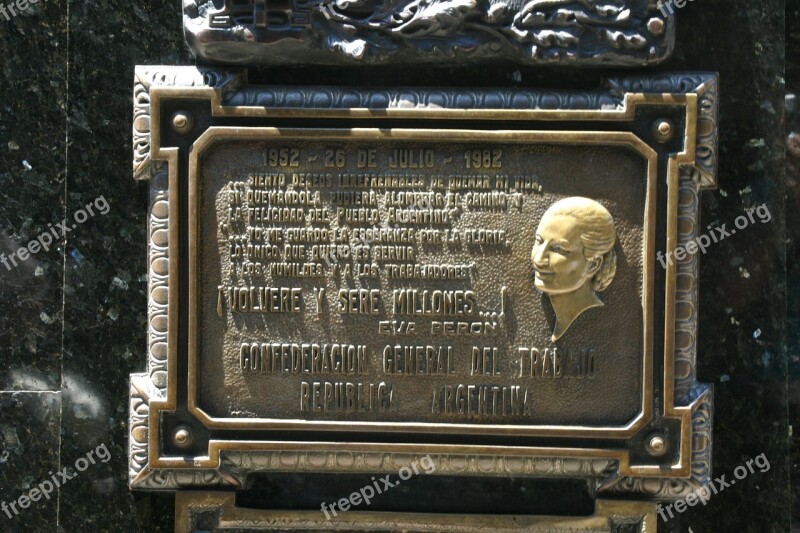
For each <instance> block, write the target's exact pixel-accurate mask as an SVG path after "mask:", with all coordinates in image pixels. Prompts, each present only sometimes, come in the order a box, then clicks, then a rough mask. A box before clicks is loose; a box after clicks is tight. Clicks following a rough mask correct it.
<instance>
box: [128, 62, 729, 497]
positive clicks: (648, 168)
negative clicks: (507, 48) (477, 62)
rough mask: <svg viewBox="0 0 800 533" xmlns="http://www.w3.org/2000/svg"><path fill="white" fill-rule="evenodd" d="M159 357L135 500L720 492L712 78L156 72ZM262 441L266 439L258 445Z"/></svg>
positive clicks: (142, 117)
mask: <svg viewBox="0 0 800 533" xmlns="http://www.w3.org/2000/svg"><path fill="white" fill-rule="evenodd" d="M134 134H135V138H134V142H135V161H134V172H135V176H136V177H137V178H139V179H149V180H150V183H151V214H150V216H151V218H150V238H151V242H150V265H151V271H150V275H151V302H150V310H151V312H150V325H151V328H150V361H149V371H148V372H147V373H146V374H141V375H135V376H133V379H132V395H131V401H132V415H131V484H132V486H133V487H136V488H175V487H177V486H185V485H189V486H214V485H237V484H241V483H243V482H244V481H245V480H246V478H247V476H248V475H249V474H251V473H258V472H276V471H305V472H318V473H322V472H372V473H376V472H392V471H396V470H397V469H398V468H399V467H401V466H402V465H403V464H404V461H406V459H407V458H408V457H410V456H413V455H414V454H429V455H430V456H431V457H432V458H433V460H434V461H435V462H436V465H437V474H440V473H441V474H464V475H467V474H469V475H515V476H548V477H553V476H564V477H573V478H586V479H588V480H590V482H591V483H592V486H593V489H594V490H596V491H598V492H599V493H601V494H602V493H619V492H622V493H635V494H637V495H648V496H653V497H658V498H669V497H677V496H679V495H681V494H686V493H688V492H690V491H692V490H694V489H695V488H696V487H698V486H699V485H700V484H702V483H704V482H705V481H706V480H707V479H708V476H710V430H711V420H710V416H711V408H710V407H711V406H710V403H711V397H710V391H709V389H708V388H707V387H705V386H703V385H700V384H698V383H696V381H695V376H694V361H695V344H694V332H695V330H696V307H695V302H696V296H697V285H696V269H697V258H696V257H695V256H688V257H687V258H685V260H682V261H677V262H671V263H669V264H668V265H666V268H661V266H660V265H659V264H658V262H657V261H656V252H657V251H659V250H664V249H674V247H675V246H678V245H681V244H682V243H688V242H690V241H692V240H693V239H694V238H695V237H696V235H697V232H698V228H697V218H698V194H699V191H700V190H701V189H702V188H706V187H712V186H714V184H715V173H716V159H715V149H716V79H715V78H714V77H713V76H712V75H705V74H694V75H682V74H673V75H666V76H662V77H652V78H622V79H616V80H610V81H609V83H608V86H607V88H605V89H603V90H599V91H597V92H592V93H560V94H558V93H556V94H554V93H552V92H551V93H540V92H536V91H516V90H515V91H511V90H509V91H490V90H485V91H483V90H473V91H456V90H452V91H450V90H426V89H415V90H405V91H388V92H387V91H374V92H370V91H358V90H352V89H335V88H334V89H331V88H307V89H296V88H281V87H271V88H266V87H258V86H250V85H248V84H247V82H246V79H245V78H244V76H243V73H242V72H239V71H226V70H203V69H195V68H188V67H187V68H169V67H164V68H159V67H146V68H144V67H143V68H141V69H139V71H137V81H136V110H135V119H134ZM243 432H244V433H243Z"/></svg>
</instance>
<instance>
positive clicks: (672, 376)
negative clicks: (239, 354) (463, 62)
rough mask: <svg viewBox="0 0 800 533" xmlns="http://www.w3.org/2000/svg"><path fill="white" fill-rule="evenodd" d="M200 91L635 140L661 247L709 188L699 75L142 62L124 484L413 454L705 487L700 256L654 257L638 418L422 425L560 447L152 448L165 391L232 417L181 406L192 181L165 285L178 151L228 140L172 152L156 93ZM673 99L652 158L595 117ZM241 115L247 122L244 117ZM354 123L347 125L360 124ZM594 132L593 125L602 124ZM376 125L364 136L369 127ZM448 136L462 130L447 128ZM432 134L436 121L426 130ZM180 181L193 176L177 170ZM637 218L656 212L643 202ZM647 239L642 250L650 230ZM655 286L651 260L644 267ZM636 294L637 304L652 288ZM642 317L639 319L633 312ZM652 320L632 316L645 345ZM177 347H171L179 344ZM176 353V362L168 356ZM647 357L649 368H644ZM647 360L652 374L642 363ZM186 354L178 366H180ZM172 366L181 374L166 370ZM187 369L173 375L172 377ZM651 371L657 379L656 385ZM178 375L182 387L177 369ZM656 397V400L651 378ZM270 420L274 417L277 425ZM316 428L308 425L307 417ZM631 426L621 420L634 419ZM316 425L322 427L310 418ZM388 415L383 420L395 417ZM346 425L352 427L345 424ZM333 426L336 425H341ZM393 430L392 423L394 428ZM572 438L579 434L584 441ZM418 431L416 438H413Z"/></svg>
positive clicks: (486, 470)
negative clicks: (145, 315) (670, 449)
mask: <svg viewBox="0 0 800 533" xmlns="http://www.w3.org/2000/svg"><path fill="white" fill-rule="evenodd" d="M175 100H192V101H198V100H200V101H205V102H207V105H208V107H209V108H210V117H212V118H225V119H238V118H242V119H265V120H272V119H277V118H291V119H302V118H346V119H359V120H363V121H364V122H365V123H366V125H368V124H369V120H371V119H378V118H379V119H381V120H383V121H392V120H395V119H417V120H418V121H419V123H420V125H421V127H420V128H419V129H416V128H415V129H414V130H413V131H409V132H401V131H398V130H395V131H397V133H399V134H408V135H416V136H420V135H421V136H425V135H432V134H433V133H432V130H430V126H432V125H435V122H431V121H432V120H434V119H449V120H459V121H460V120H473V121H498V120H504V121H520V122H522V121H525V122H529V123H531V124H535V123H537V122H558V123H559V125H561V124H563V125H565V127H564V129H563V130H559V131H555V132H552V131H551V132H548V133H544V132H537V131H536V129H535V128H531V130H529V131H521V130H515V131H514V132H513V134H509V135H510V136H511V137H513V138H518V139H524V138H529V139H534V138H545V137H546V138H548V140H549V141H551V142H552V141H555V142H564V143H576V142H586V143H601V144H602V143H605V144H609V143H626V144H627V145H629V146H638V148H639V151H640V153H643V154H645V155H646V157H647V159H648V161H649V167H648V168H649V175H650V178H649V180H650V181H651V183H655V180H656V179H657V178H658V176H659V175H661V174H660V171H658V170H657V168H656V167H658V166H660V168H663V170H664V173H663V176H664V179H665V180H666V182H667V187H668V188H667V191H668V192H667V201H666V215H667V231H666V241H665V242H666V247H667V249H674V248H675V247H676V246H679V245H682V244H685V243H687V242H689V241H691V240H693V239H694V238H695V237H696V236H697V235H698V234H699V220H698V217H699V191H700V190H702V189H704V188H709V187H713V186H715V185H716V182H715V175H716V135H717V103H716V102H717V81H716V78H715V76H713V75H710V74H691V75H685V74H667V75H661V76H653V77H644V78H622V79H615V80H609V82H608V84H607V88H606V89H605V90H602V91H597V92H593V93H577V92H576V93H551V92H531V91H511V90H508V91H488V90H472V91H470V90H461V91H456V90H406V91H395V92H386V91H361V90H353V89H331V88H304V89H297V88H281V87H279V88H275V87H270V88H265V87H254V86H249V85H248V84H247V81H246V77H245V74H244V72H243V71H238V70H234V71H227V70H209V69H197V68H193V67H142V68H140V69H138V70H137V73H136V85H135V114H134V176H135V177H136V178H137V179H149V180H150V214H149V236H150V245H149V265H150V272H149V274H150V314H149V319H150V332H149V341H148V345H149V350H148V351H149V358H148V371H147V372H146V373H143V374H135V375H132V377H131V416H130V428H131V430H130V431H131V433H130V480H131V486H132V487H133V488H141V489H174V488H179V487H184V486H194V487H200V486H224V485H233V486H237V485H239V484H241V483H243V481H244V479H245V478H246V476H247V475H248V474H249V473H252V472H270V471H272V472H274V471H307V472H343V471H348V472H354V471H355V472H372V473H379V472H395V471H397V469H398V468H400V467H401V466H403V465H404V464H406V463H407V462H408V461H409V460H410V458H412V457H413V456H415V455H424V454H429V455H431V457H432V458H433V460H434V461H435V462H436V464H437V471H436V473H437V474H460V475H514V476H565V477H578V478H587V479H589V480H590V481H591V483H592V486H593V488H594V489H595V490H597V491H598V492H599V493H601V494H602V493H634V494H639V495H646V496H650V497H653V498H662V499H668V498H675V497H679V496H681V495H684V494H687V493H688V492H691V491H692V490H695V489H696V488H697V487H698V486H701V485H703V484H705V483H706V482H707V481H708V480H709V479H710V475H711V465H710V461H711V414H712V408H711V388H710V386H707V385H702V384H698V383H697V382H696V379H695V371H694V368H695V358H696V353H695V352H696V342H695V338H696V334H697V268H698V265H697V261H698V260H697V257H690V258H689V259H688V260H687V261H682V262H678V263H676V264H673V265H670V266H669V267H668V268H667V272H666V277H665V282H664V283H665V288H664V290H665V296H666V297H665V308H664V311H663V313H664V315H663V316H664V347H663V348H664V359H663V361H662V362H654V361H653V358H652V354H651V353H650V352H649V351H648V352H646V353H645V355H644V367H643V368H644V369H645V372H644V381H645V383H644V385H645V386H644V389H643V390H644V395H643V400H642V401H643V405H642V413H641V417H640V418H639V419H638V420H637V421H636V422H635V424H636V425H635V426H634V425H631V426H630V427H626V428H602V429H601V430H598V431H585V429H586V428H563V427H538V428H537V427H533V428H529V427H519V426H517V427H515V426H491V427H486V428H481V427H480V426H469V427H463V428H462V427H455V426H454V425H450V424H448V425H445V424H427V426H431V427H428V428H423V427H419V428H415V429H419V430H426V429H427V430H429V431H431V432H433V433H440V434H444V433H472V434H480V433H494V434H501V435H505V436H519V435H532V436H537V437H546V436H568V437H572V438H573V439H575V440H574V442H575V445H572V446H570V447H564V446H563V445H562V446H552V445H541V446H528V445H526V446H521V445H508V444H498V445H472V444H468V443H466V442H455V443H448V444H442V443H437V444H433V443H425V442H419V443H416V444H399V443H392V442H390V441H388V442H363V443H359V442H347V443H343V442H337V441H328V442H326V441H314V442H311V441H294V440H293V441H275V440H270V439H268V438H265V439H263V440H261V439H258V440H252V439H248V440H238V439H214V438H209V439H208V443H207V448H205V449H204V451H202V452H199V453H196V454H192V455H190V456H184V455H178V454H166V453H164V452H163V450H164V448H165V442H166V439H167V437H166V436H165V430H164V420H165V418H164V416H166V415H167V414H169V413H170V412H172V411H175V410H176V409H177V408H178V407H179V405H178V403H179V402H178V389H179V387H181V386H186V387H187V388H188V390H189V394H188V405H187V406H186V407H187V409H188V411H189V412H190V413H192V414H194V415H195V416H196V418H197V419H198V420H200V421H201V422H202V424H203V425H204V426H205V427H206V428H207V429H209V430H211V429H219V428H222V427H230V425H231V423H232V422H231V421H226V420H217V419H212V418H210V417H207V416H205V417H204V416H203V413H202V412H201V411H200V410H199V409H198V408H197V406H196V405H194V403H193V394H192V390H193V389H192V387H193V383H195V382H196V376H195V375H194V372H195V366H194V365H193V363H192V360H193V348H192V346H193V345H192V343H193V333H192V332H193V330H192V327H196V326H193V325H192V324H194V322H193V321H192V319H191V315H192V313H191V308H192V305H193V291H192V290H191V287H192V286H193V284H194V283H195V279H194V275H193V266H192V265H193V263H192V261H193V259H192V251H191V249H192V248H193V246H192V243H191V234H192V232H193V231H194V230H193V228H194V224H196V221H195V219H194V210H193V209H192V207H191V206H192V204H191V198H192V194H193V193H192V190H191V189H190V190H189V194H188V196H189V202H190V203H189V204H187V205H188V214H187V215H188V221H189V234H190V241H189V243H188V250H189V253H188V256H187V257H188V265H189V269H188V272H189V276H188V278H189V279H188V285H189V288H190V289H189V290H188V292H187V293H186V294H188V305H183V304H182V303H181V301H180V299H181V298H182V297H183V296H182V292H181V291H180V289H179V287H178V283H177V281H176V280H179V279H180V276H185V273H184V274H182V272H184V271H182V270H181V268H182V266H181V262H180V261H179V258H180V257H181V256H182V255H181V254H182V253H184V252H181V243H180V232H179V224H178V220H180V219H179V216H180V212H179V209H180V207H179V206H181V205H182V204H181V200H180V192H179V191H180V182H179V176H180V172H181V168H180V165H181V162H182V161H188V169H183V172H186V171H187V170H188V172H189V174H188V175H190V176H191V175H192V170H193V168H194V166H196V159H197V157H198V154H199V153H200V152H201V151H202V149H203V147H204V143H206V142H210V139H212V138H213V137H214V136H228V137H231V136H232V135H233V133H232V132H231V131H230V130H219V129H214V128H212V129H209V130H208V131H207V133H205V134H204V135H203V137H201V138H200V139H199V140H198V141H196V144H195V145H194V147H193V148H192V150H191V151H190V157H189V158H188V159H182V157H186V156H185V155H184V156H181V154H180V149H179V148H176V147H162V124H164V121H165V119H168V118H169V116H168V113H167V112H165V111H163V110H162V106H163V104H164V102H167V101H175ZM665 108H671V109H673V110H678V112H680V113H682V116H683V117H685V118H684V119H683V126H684V127H683V131H682V132H680V134H681V138H682V143H681V149H680V150H678V151H674V152H671V153H669V154H666V157H665V159H663V160H662V159H660V158H659V156H657V155H656V153H655V152H654V151H653V150H652V149H651V148H650V147H649V146H648V145H647V143H645V142H644V141H642V140H641V139H639V138H637V137H636V136H635V135H634V134H633V133H623V132H612V131H608V128H603V127H602V125H608V124H620V123H627V124H631V123H636V122H637V121H639V122H641V121H642V120H649V119H647V118H646V117H645V118H644V119H643V118H642V117H641V116H640V115H639V112H640V111H642V110H644V109H665ZM570 122H575V123H586V122H593V123H597V124H598V132H586V131H570V130H569V128H568V125H569V124H570ZM250 124H252V123H250ZM259 127H260V128H261V129H260V130H257V129H254V128H252V127H248V128H243V129H242V131H247V132H249V133H237V134H236V136H241V135H268V134H270V131H271V130H269V129H268V128H265V127H261V126H259ZM351 131H355V132H356V133H355V134H356V135H358V131H360V130H351ZM600 132H602V133H600ZM294 133H295V134H296V135H312V134H313V135H335V134H336V132H330V131H328V132H324V131H323V132H319V131H314V132H313V133H312V132H311V130H309V129H307V128H306V129H301V130H299V131H296V132H294ZM370 134H372V135H374V131H373V132H372V133H370ZM447 134H448V135H450V136H454V137H460V136H467V137H469V136H471V135H475V132H471V131H467V130H466V129H465V130H457V129H449V130H447ZM438 135H439V136H441V135H442V133H441V132H439V134H438ZM480 135H482V136H483V137H484V138H485V137H486V136H487V135H495V136H501V137H502V135H503V133H502V132H492V131H487V130H481V132H480ZM190 183H192V181H191V180H190ZM648 209H649V211H648V213H649V215H648V218H649V221H648V222H649V223H650V224H651V225H652V224H653V220H652V218H653V217H655V213H654V212H653V211H654V209H652V208H648ZM648 242H649V244H648V248H649V249H650V250H651V251H652V252H653V253H651V254H650V257H655V254H654V252H655V248H654V243H653V241H652V239H650V240H649V241H648ZM645 269H646V273H647V275H646V276H645V279H650V284H651V286H652V272H653V269H654V264H653V263H649V264H647V265H646V266H645ZM648 293H649V291H645V295H644V305H645V309H646V310H648V307H652V297H651V296H648ZM182 309H184V310H186V309H188V313H189V319H188V324H189V330H188V331H189V334H188V336H186V335H179V331H180V327H181V326H180V323H181V320H182V319H181V317H180V313H181V312H182V311H181V310H182ZM646 324H647V323H646ZM653 330H654V328H653V326H652V322H650V326H647V325H646V327H645V332H644V334H645V337H646V338H648V339H649V340H650V342H649V343H648V342H646V343H645V346H652V344H653V343H652V339H653ZM181 346H183V347H184V348H181ZM181 354H188V355H184V356H183V357H187V359H186V362H185V363H180V360H181V359H180V358H181V357H182V355H181ZM656 363H657V364H656ZM654 364H655V365H656V367H658V368H661V369H663V370H662V371H660V372H658V373H654V371H653V368H654ZM181 365H186V366H181ZM179 369H185V370H179ZM183 371H185V372H186V373H185V374H182V372H183ZM662 376H663V381H662V382H661V383H658V382H656V380H657V379H659V377H662ZM184 379H185V380H186V381H185V382H183V381H182V380H184ZM656 387H657V388H658V389H660V392H661V394H659V395H654V390H655V388H656ZM265 423H266V422H265V421H264V420H250V421H237V422H235V423H233V424H234V427H237V428H239V429H245V428H252V427H258V428H264V427H266V426H265ZM269 423H270V424H271V427H280V428H282V429H283V428H287V427H289V426H290V424H288V423H286V422H282V423H277V422H275V421H272V422H269ZM275 424H278V425H277V426H276V425H275ZM310 424H317V426H316V427H319V423H310ZM632 424H633V422H632ZM670 424H672V425H671V426H670V427H671V428H672V429H670V430H669V431H668V432H667V433H669V434H670V435H671V438H672V439H673V442H674V443H675V449H674V454H673V455H670V456H667V457H666V458H662V459H661V460H656V459H655V458H650V459H652V461H646V460H643V459H642V457H641V450H642V449H643V444H642V439H643V438H644V437H647V435H648V434H649V433H650V431H651V429H650V428H653V427H659V428H663V427H665V425H667V426H669V425H670ZM323 425H324V424H323ZM356 425H357V426H358V428H357V429H358V430H359V431H362V432H363V431H372V430H373V429H375V430H380V431H387V429H390V428H387V427H385V426H383V427H380V426H377V427H370V424H367V423H362V424H356ZM395 425H396V424H395ZM349 426H350V429H355V428H354V427H353V425H349ZM338 429H342V428H338ZM400 430H402V428H401V429H400ZM600 436H602V437H603V438H606V439H617V442H618V444H619V445H618V446H611V447H599V446H596V445H594V444H593V441H592V438H597V437H600ZM581 439H582V440H581ZM420 440H421V441H424V439H423V438H420Z"/></svg>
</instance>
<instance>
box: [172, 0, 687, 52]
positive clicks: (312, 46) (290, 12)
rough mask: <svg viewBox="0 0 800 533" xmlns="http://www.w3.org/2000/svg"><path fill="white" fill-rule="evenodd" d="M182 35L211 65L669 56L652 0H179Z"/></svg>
mask: <svg viewBox="0 0 800 533" xmlns="http://www.w3.org/2000/svg"><path fill="white" fill-rule="evenodd" d="M183 20H184V31H185V33H186V39H187V42H188V43H189V45H190V46H191V47H192V48H193V49H194V50H195V52H196V53H197V55H198V56H199V57H201V58H202V59H204V60H206V61H209V62H212V63H215V64H229V65H253V64H292V65H293V64H329V65H348V64H349V65H356V64H357V65H365V64H398V63H420V62H427V63H446V64H465V63H478V62H487V61H491V62H497V61H509V62H515V63H520V64H554V63H555V64H560V63H564V64H569V65H577V66H581V65H604V66H608V65H646V64H651V63H657V62H659V61H662V60H664V59H666V58H667V57H668V56H669V54H670V53H671V52H672V47H673V42H674V35H675V9H674V6H673V5H672V4H671V2H666V3H664V2H661V1H658V0H642V1H634V0H615V1H611V2H601V1H598V0H584V1H574V0H526V1H520V0H491V1H489V2H477V1H476V0H393V1H390V2H375V1H371V0H333V1H323V2H306V1H302V0H287V1H283V2H278V1H271V0H269V1H268V0H249V1H247V0H245V1H241V0H236V1H234V0H215V1H212V0H184V2H183Z"/></svg>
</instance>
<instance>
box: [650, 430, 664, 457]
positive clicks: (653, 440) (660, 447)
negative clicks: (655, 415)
mask: <svg viewBox="0 0 800 533" xmlns="http://www.w3.org/2000/svg"><path fill="white" fill-rule="evenodd" d="M646 447H647V452H648V453H649V454H650V455H652V456H655V457H659V456H661V455H664V454H665V453H667V449H668V447H669V446H668V444H667V439H666V438H664V436H663V435H651V436H649V437H648V438H647V445H646Z"/></svg>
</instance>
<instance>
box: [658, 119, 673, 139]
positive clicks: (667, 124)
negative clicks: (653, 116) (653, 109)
mask: <svg viewBox="0 0 800 533" xmlns="http://www.w3.org/2000/svg"><path fill="white" fill-rule="evenodd" d="M653 134H654V135H655V137H656V140H657V141H658V142H660V143H665V142H669V141H670V140H671V139H672V138H673V137H674V136H675V126H674V125H673V124H672V121H671V120H669V119H666V118H663V119H659V120H656V121H655V124H653Z"/></svg>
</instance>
